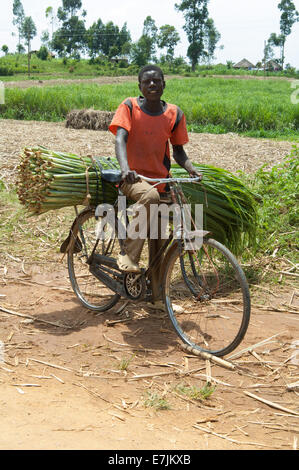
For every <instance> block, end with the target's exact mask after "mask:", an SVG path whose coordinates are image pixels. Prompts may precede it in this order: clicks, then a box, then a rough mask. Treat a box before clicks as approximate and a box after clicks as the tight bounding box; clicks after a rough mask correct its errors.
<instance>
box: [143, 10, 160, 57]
mask: <svg viewBox="0 0 299 470" xmlns="http://www.w3.org/2000/svg"><path fill="white" fill-rule="evenodd" d="M157 33H158V28H157V26H156V23H155V20H154V19H153V18H152V17H151V16H147V17H146V18H145V20H144V22H143V31H142V35H143V36H145V37H146V38H147V41H145V42H147V44H148V47H149V49H150V51H149V54H150V56H149V60H151V58H153V56H154V54H155V52H156V44H157Z"/></svg>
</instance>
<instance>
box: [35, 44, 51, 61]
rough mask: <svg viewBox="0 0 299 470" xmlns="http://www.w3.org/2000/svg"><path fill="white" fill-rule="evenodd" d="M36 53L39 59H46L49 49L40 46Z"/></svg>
mask: <svg viewBox="0 0 299 470" xmlns="http://www.w3.org/2000/svg"><path fill="white" fill-rule="evenodd" d="M36 55H37V57H38V58H39V59H41V60H47V59H48V56H49V51H48V49H47V48H46V46H41V48H40V50H39V51H38V52H37V54H36Z"/></svg>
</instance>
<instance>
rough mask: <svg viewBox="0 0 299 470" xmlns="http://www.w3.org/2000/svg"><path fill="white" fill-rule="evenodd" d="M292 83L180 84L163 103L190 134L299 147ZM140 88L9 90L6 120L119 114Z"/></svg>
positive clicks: (0, 111) (1, 111) (1, 112)
mask: <svg viewBox="0 0 299 470" xmlns="http://www.w3.org/2000/svg"><path fill="white" fill-rule="evenodd" d="M291 83H292V82H290V81H286V80H252V79H251V80H245V79H224V78H183V79H178V78H174V79H171V80H168V82H167V84H166V89H165V93H164V96H163V98H164V99H165V100H166V101H168V102H171V103H175V104H177V105H178V106H180V107H181V109H183V111H184V112H185V114H186V118H187V123H188V127H189V130H190V131H193V132H211V133H218V134H219V133H226V132H236V133H242V134H246V135H250V136H253V137H270V138H281V139H287V140H293V141H295V142H298V141H299V106H298V105H296V104H293V103H292V101H291V96H292V93H294V89H292V88H291ZM138 94H139V89H138V86H137V82H136V84H134V83H125V84H118V85H102V86H98V85H95V84H80V85H74V84H72V85H63V86H62V85H61V86H51V87H47V86H45V87H32V88H27V89H21V88H7V89H6V93H5V105H2V106H0V117H1V118H5V119H26V120H43V121H63V120H64V119H65V117H66V115H67V113H68V112H69V111H70V110H72V109H82V108H94V109H98V110H103V111H114V110H115V109H116V108H117V106H118V105H119V103H120V102H121V101H122V100H123V99H125V98H126V97H128V96H136V95H138Z"/></svg>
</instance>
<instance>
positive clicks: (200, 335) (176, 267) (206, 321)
mask: <svg viewBox="0 0 299 470" xmlns="http://www.w3.org/2000/svg"><path fill="white" fill-rule="evenodd" d="M165 301H166V307H167V310H168V313H169V315H170V319H171V321H172V323H173V325H174V327H175V329H176V331H177V333H178V334H179V336H180V337H181V339H182V340H183V341H184V342H186V343H187V344H189V345H191V346H192V347H195V348H196V349H199V350H203V351H207V352H211V353H213V354H216V355H224V354H227V353H228V352H230V351H231V350H233V349H235V348H236V347H237V345H238V344H239V343H240V341H241V340H242V338H243V336H244V334H245V332H246V329H247V326H248V321H249V312H250V302H249V292H248V288H247V283H246V280H245V277H244V274H243V272H242V270H241V268H240V267H239V265H238V264H237V262H236V260H235V259H234V257H233V256H232V255H231V253H230V252H229V251H228V250H227V249H226V248H225V247H223V246H222V245H220V244H218V243H217V242H214V241H213V240H208V241H205V242H204V244H203V248H202V249H201V251H200V252H199V253H197V254H191V253H190V252H184V253H183V255H180V254H179V253H177V254H176V255H174V256H173V259H172V260H171V261H170V263H169V268H168V270H167V274H166V278H165ZM178 307H179V308H178ZM177 312H179V313H177Z"/></svg>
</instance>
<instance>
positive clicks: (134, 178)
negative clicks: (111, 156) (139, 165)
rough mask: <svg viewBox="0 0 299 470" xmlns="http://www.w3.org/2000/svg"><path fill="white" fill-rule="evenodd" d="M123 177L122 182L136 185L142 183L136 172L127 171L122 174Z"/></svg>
mask: <svg viewBox="0 0 299 470" xmlns="http://www.w3.org/2000/svg"><path fill="white" fill-rule="evenodd" d="M121 176H122V181H123V182H125V183H127V184H134V183H138V181H140V178H139V176H138V174H137V173H136V171H132V170H126V171H123V172H122V175H121Z"/></svg>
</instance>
